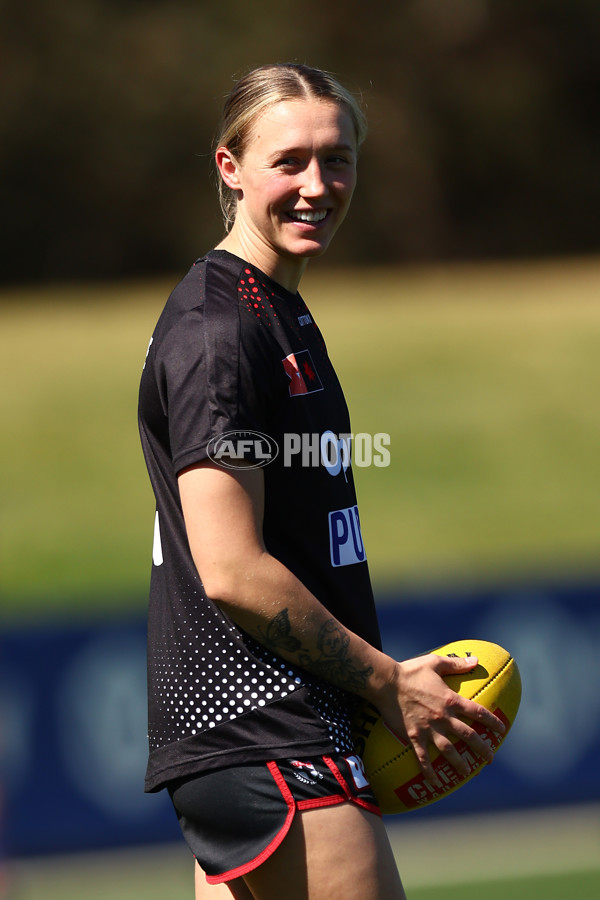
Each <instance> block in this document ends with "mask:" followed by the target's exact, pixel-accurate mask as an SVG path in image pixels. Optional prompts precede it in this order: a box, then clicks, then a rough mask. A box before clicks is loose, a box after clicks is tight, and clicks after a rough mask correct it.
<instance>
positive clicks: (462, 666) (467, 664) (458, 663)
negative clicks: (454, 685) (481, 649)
mask: <svg viewBox="0 0 600 900" xmlns="http://www.w3.org/2000/svg"><path fill="white" fill-rule="evenodd" d="M440 661H441V663H442V665H441V666H440V671H441V672H442V674H444V675H451V674H453V673H454V672H471V671H472V670H473V669H474V668H475V667H476V666H477V665H478V664H479V659H478V658H477V657H476V656H454V655H452V656H440Z"/></svg>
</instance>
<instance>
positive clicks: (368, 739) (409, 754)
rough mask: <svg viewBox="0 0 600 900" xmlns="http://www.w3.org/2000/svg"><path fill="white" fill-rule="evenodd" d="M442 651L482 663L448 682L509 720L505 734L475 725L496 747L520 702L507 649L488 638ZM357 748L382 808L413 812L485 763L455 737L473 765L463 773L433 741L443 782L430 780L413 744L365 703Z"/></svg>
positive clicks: (357, 721) (435, 764) (441, 652)
mask: <svg viewBox="0 0 600 900" xmlns="http://www.w3.org/2000/svg"><path fill="white" fill-rule="evenodd" d="M432 652H433V653H436V654H437V655H438V656H459V657H463V658H465V657H468V656H476V657H477V658H478V665H477V666H476V668H475V669H473V670H472V671H471V672H468V673H466V674H463V675H449V676H446V677H445V679H444V680H445V681H446V682H447V683H448V684H449V685H450V687H451V688H452V690H454V691H456V692H457V693H458V694H460V695H461V696H462V697H467V698H468V699H469V700H475V701H476V702H477V703H480V704H481V705H482V706H485V707H486V709H489V710H491V711H492V712H493V713H494V714H495V715H496V716H498V718H499V719H501V720H502V722H504V724H505V726H506V731H505V733H504V734H503V735H499V734H496V733H495V732H491V731H488V730H487V729H486V728H484V727H483V726H481V725H478V724H476V725H474V726H473V727H474V728H475V729H476V730H477V731H478V732H479V734H481V735H482V737H483V738H484V740H485V741H487V742H488V743H489V744H490V745H491V746H492V748H493V750H494V752H496V750H497V749H498V747H499V746H500V744H501V743H502V742H503V741H504V739H505V738H506V735H507V734H508V731H509V729H510V727H511V726H512V724H513V722H514V721H515V717H516V715H517V711H518V709H519V704H520V702H521V676H520V674H519V669H518V667H517V664H516V662H515V661H514V659H513V658H512V656H511V655H510V653H509V652H508V650H504V649H503V648H502V647H499V646H498V645H497V644H492V643H490V642H489V641H478V640H465V641H454V642H452V643H450V644H445V645H444V646H443V647H438V648H437V649H436V650H433V651H432ZM354 739H355V744H356V750H357V753H359V754H360V756H361V757H362V760H363V763H364V766H365V772H366V774H367V777H368V779H369V781H370V782H371V786H372V788H373V791H374V793H375V796H376V797H377V800H378V801H379V806H380V808H381V811H382V813H387V814H393V813H401V812H408V811H409V810H413V809H418V808H419V807H422V806H427V805H428V804H430V803H435V801H436V800H441V799H442V797H446V796H448V794H450V793H452V791H455V790H456V789H457V788H459V787H461V785H463V784H466V782H467V781H470V779H471V778H473V776H474V775H477V774H478V773H479V772H480V771H481V769H482V768H483V767H484V766H485V765H486V763H485V762H484V761H483V760H482V759H480V758H478V757H476V756H475V755H474V754H473V753H472V752H471V750H470V749H469V747H468V746H467V745H466V744H465V743H464V742H463V741H460V740H459V741H455V745H456V748H457V750H458V751H459V753H460V755H461V756H462V757H463V759H465V760H466V761H467V763H468V764H469V773H468V775H459V774H458V772H456V771H455V769H454V768H453V767H452V766H451V765H450V764H449V763H448V762H447V761H446V759H445V757H443V756H442V755H441V754H440V753H439V751H438V750H437V749H436V748H435V747H434V746H433V745H430V758H431V761H432V765H433V768H434V770H435V772H436V774H437V775H438V777H439V779H440V781H441V782H442V785H443V787H442V788H437V787H434V786H433V785H431V784H429V782H428V781H427V780H426V779H425V778H424V777H423V775H422V773H421V770H420V768H419V763H418V761H417V756H416V754H415V752H414V750H413V749H412V747H411V746H410V744H409V743H408V742H407V741H405V740H403V739H402V738H401V737H399V736H398V735H396V734H394V733H393V732H392V731H390V729H389V728H388V727H387V726H386V724H385V722H384V720H383V719H382V717H381V716H380V715H379V712H378V711H377V709H376V708H375V707H374V706H373V705H372V704H370V703H366V704H364V706H363V707H362V708H361V710H360V712H359V713H358V714H357V716H356V717H355V720H354Z"/></svg>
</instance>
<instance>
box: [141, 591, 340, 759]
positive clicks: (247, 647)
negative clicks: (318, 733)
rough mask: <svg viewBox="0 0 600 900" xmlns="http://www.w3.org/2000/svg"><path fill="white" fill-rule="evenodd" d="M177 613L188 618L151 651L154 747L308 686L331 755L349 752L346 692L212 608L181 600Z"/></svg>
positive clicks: (180, 620)
mask: <svg viewBox="0 0 600 900" xmlns="http://www.w3.org/2000/svg"><path fill="white" fill-rule="evenodd" d="M194 593H196V592H195V591H194ZM196 596H197V595H196ZM182 607H184V608H185V609H186V610H187V616H186V615H184V613H183V612H181V611H180V612H178V613H177V615H176V620H175V622H174V625H173V630H172V634H170V635H169V634H164V635H163V638H162V640H161V641H156V640H155V641H154V644H153V647H152V648H151V652H150V653H149V668H150V674H151V679H152V682H153V687H154V691H153V693H154V698H155V702H156V704H157V707H158V708H159V710H160V719H161V721H162V727H159V726H157V725H154V726H152V725H151V726H150V727H149V730H148V738H149V741H150V746H151V748H152V749H158V748H159V747H161V746H163V745H164V744H167V743H170V742H171V741H177V740H181V739H183V738H188V737H192V736H194V735H198V734H201V733H202V732H203V731H206V730H207V729H213V728H216V727H217V726H219V725H222V724H224V723H226V722H228V721H232V720H234V719H236V718H238V717H239V716H241V715H244V714H246V713H248V712H252V711H253V710H258V709H260V708H261V707H264V706H267V705H268V704H270V703H273V702H275V701H277V700H282V699H284V698H285V697H287V696H289V695H290V694H291V693H292V692H293V691H295V690H296V689H297V688H299V687H307V688H308V691H309V697H310V701H311V704H312V705H313V707H314V708H315V710H316V712H317V713H318V715H319V716H320V717H321V719H322V720H323V722H324V724H325V725H326V727H327V729H328V731H329V734H330V737H331V739H332V741H333V743H334V744H335V745H336V750H337V751H338V752H342V753H345V752H353V745H352V738H351V733H350V722H349V716H348V713H347V711H346V705H347V704H346V702H345V699H344V698H345V696H346V695H345V694H344V692H342V691H340V690H338V689H336V688H335V687H333V686H330V685H328V684H327V683H325V682H320V681H317V680H316V679H313V678H311V677H310V676H308V675H307V674H306V673H305V672H303V671H302V670H300V669H295V668H294V667H293V666H291V665H289V664H288V663H287V662H285V660H283V659H282V658H281V657H278V656H276V655H274V654H273V653H272V652H271V651H269V650H267V649H266V648H265V647H263V646H262V645H261V644H259V643H257V642H256V641H254V640H252V639H251V638H248V636H247V635H244V634H243V633H242V632H241V631H240V630H239V629H238V628H236V626H235V625H233V624H231V623H230V622H229V621H228V620H227V619H226V618H225V617H224V616H223V615H222V614H221V612H220V611H219V610H218V609H217V608H215V607H213V606H212V604H210V603H207V602H206V601H200V603H196V604H195V605H193V604H191V603H189V602H187V603H185V604H184V603H183V602H182V601H181V600H180V601H179V602H178V604H177V608H178V609H179V610H181V609H182Z"/></svg>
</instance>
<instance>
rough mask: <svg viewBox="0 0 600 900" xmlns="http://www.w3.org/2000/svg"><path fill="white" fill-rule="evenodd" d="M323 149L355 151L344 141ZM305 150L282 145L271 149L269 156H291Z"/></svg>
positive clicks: (271, 157)
mask: <svg viewBox="0 0 600 900" xmlns="http://www.w3.org/2000/svg"><path fill="white" fill-rule="evenodd" d="M325 150H326V152H328V153H332V152H335V151H339V150H343V151H346V152H347V153H356V148H355V147H353V146H352V145H351V144H345V143H344V144H332V145H331V146H326V147H325ZM305 151H306V148H305V147H284V148H282V149H280V150H275V151H273V153H270V154H269V158H270V159H277V158H278V157H281V156H290V155H292V156H293V154H294V153H304V152H305Z"/></svg>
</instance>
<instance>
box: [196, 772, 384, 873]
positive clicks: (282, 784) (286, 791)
mask: <svg viewBox="0 0 600 900" xmlns="http://www.w3.org/2000/svg"><path fill="white" fill-rule="evenodd" d="M322 759H323V761H324V763H325V765H326V766H327V768H328V769H329V770H330V772H332V774H333V775H334V777H335V779H336V781H337V782H338V784H339V785H340V787H341V788H342V790H343V792H344V795H343V796H341V795H340V794H330V795H329V796H327V797H316V798H315V799H313V800H298V801H296V800H295V799H294V797H293V795H292V792H291V790H290V788H289V787H288V785H287V783H286V780H285V778H284V777H283V775H282V774H281V772H280V771H279V767H278V765H277V763H276V762H275V761H274V760H271V762H268V763H266V766H267V768H268V770H269V772H270V773H271V775H272V776H273V778H274V779H275V783H276V784H277V787H278V788H279V790H280V791H281V795H282V797H283V799H284V800H285V802H286V804H287V808H288V811H287V815H286V817H285V822H284V823H283V825H282V827H281V830H280V831H279V832H278V833H277V834H276V835H275V837H274V838H273V840H272V841H271V842H270V843H269V844H267V846H266V847H265V848H264V850H262V851H261V852H260V853H259V854H258V856H255V857H254V859H251V860H250V861H249V862H247V863H244V864H243V865H241V866H238V867H237V868H235V869H229V871H227V872H222V873H221V874H220V875H206V880H207V882H208V883H209V884H222V883H223V882H225V881H232V880H233V879H234V878H239V877H241V876H242V875H247V874H248V872H251V871H252V870H253V869H256V868H257V867H258V866H260V865H261V864H262V863H264V862H265V860H267V859H268V858H269V857H270V856H271V855H272V854H273V853H274V852H275V850H277V848H278V847H279V845H280V844H281V842H282V841H283V839H284V838H285V837H286V835H287V833H288V831H289V830H290V826H291V824H292V820H293V818H294V814H295V812H296V809H298V810H305V809H318V808H319V807H325V806H336V805H338V804H340V803H347V801H348V800H351V801H352V802H353V803H356V804H357V806H361V807H362V808H363V809H366V810H367V811H368V812H371V813H375V815H377V816H379V817H380V818H381V810H380V809H379V807H378V806H376V805H375V804H373V803H369V802H368V801H367V800H362V799H361V798H360V797H356V796H355V795H354V794H353V793H352V791H351V790H350V788H349V786H348V782H347V781H346V779H345V778H344V776H343V774H342V773H341V772H340V770H339V768H338V767H337V766H336V764H335V763H334V761H333V760H332V759H331V757H329V756H323V757H322Z"/></svg>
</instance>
